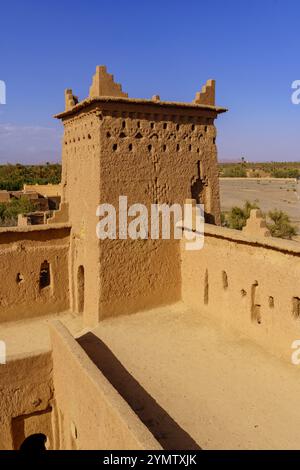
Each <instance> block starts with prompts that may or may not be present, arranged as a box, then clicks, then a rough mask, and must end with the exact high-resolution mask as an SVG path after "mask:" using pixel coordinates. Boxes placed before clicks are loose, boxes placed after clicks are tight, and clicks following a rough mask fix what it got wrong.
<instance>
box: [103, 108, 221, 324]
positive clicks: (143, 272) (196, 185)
mask: <svg viewBox="0 0 300 470" xmlns="http://www.w3.org/2000/svg"><path fill="white" fill-rule="evenodd" d="M214 117H215V113H213V112H212V111H202V115H201V116H199V111H198V110H197V111H195V110H193V109H192V110H190V109H188V110H186V109H181V108H180V107H176V106H174V107H173V108H171V107H167V106H161V107H160V108H157V106H153V105H152V106H151V104H148V105H143V106H142V107H141V106H140V105H138V104H137V103H134V101H133V102H131V103H129V104H127V103H118V104H116V103H105V105H102V119H101V122H100V138H101V155H100V161H101V164H100V192H101V202H109V203H110V204H112V205H113V206H114V207H117V208H118V204H119V199H118V198H119V196H120V195H124V196H127V198H128V206H130V205H132V204H134V203H137V202H138V203H142V204H144V205H145V206H146V207H147V208H148V210H149V213H150V205H151V203H160V204H163V203H166V204H169V205H172V204H174V203H176V204H183V203H184V201H185V199H186V198H190V197H191V194H192V191H196V192H197V194H198V197H199V200H201V201H202V202H204V203H205V204H206V206H205V207H206V208H207V210H208V212H210V214H211V217H213V216H215V220H216V221H217V222H219V191H218V179H217V165H216V161H217V157H216V146H215V136H216V131H215V127H214V125H213V121H214V120H213V118H214ZM129 220H130V218H129ZM149 226H150V220H149ZM100 277H101V290H100V296H101V300H100V301H101V310H102V312H103V313H102V315H103V317H106V316H111V315H118V314H125V313H131V312H135V311H138V310H142V309H146V308H151V307H155V306H157V305H163V304H168V303H172V302H175V301H177V300H179V299H180V295H181V294H180V288H181V287H180V285H181V279H180V252H179V244H178V241H176V240H175V241H174V240H158V241H155V240H140V241H135V240H114V241H111V240H105V241H103V242H101V244H100Z"/></svg>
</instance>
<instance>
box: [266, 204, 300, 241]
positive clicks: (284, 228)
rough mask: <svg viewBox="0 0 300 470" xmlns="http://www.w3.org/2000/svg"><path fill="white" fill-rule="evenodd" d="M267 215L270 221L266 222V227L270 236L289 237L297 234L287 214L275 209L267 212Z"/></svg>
mask: <svg viewBox="0 0 300 470" xmlns="http://www.w3.org/2000/svg"><path fill="white" fill-rule="evenodd" d="M268 217H269V219H270V220H271V221H272V223H267V227H268V229H269V230H270V232H271V235H272V237H279V238H288V239H291V238H292V237H294V236H295V235H297V228H296V227H295V226H294V225H292V224H291V222H290V218H289V216H288V215H287V214H286V213H285V212H283V211H279V210H277V209H275V210H273V211H270V212H268Z"/></svg>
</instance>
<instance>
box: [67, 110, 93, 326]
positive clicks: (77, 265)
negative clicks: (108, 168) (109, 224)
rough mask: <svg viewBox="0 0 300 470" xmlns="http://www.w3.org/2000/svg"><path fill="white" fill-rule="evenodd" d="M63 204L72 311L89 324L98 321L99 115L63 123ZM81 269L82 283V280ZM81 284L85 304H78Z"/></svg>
mask: <svg viewBox="0 0 300 470" xmlns="http://www.w3.org/2000/svg"><path fill="white" fill-rule="evenodd" d="M63 124H64V137H63V148H62V203H63V204H67V207H68V220H69V221H71V223H72V232H71V245H70V280H71V308H72V310H73V311H75V312H79V313H82V310H84V321H85V323H86V324H87V325H93V324H96V323H97V322H98V320H99V313H98V312H99V291H100V269H99V240H98V239H97V237H96V225H97V221H98V218H97V217H96V209H97V205H98V204H99V201H100V183H99V175H100V158H99V155H100V135H99V127H98V117H97V113H95V112H94V111H93V112H81V113H79V114H78V115H77V116H72V117H70V118H67V119H65V120H64V121H63ZM80 270H82V271H83V278H84V279H83V281H79V279H78V278H79V273H80ZM80 282H82V284H83V290H84V294H83V295H84V305H83V306H80V305H79V303H80V301H79V296H80V294H79V289H80Z"/></svg>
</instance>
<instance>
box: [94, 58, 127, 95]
mask: <svg viewBox="0 0 300 470" xmlns="http://www.w3.org/2000/svg"><path fill="white" fill-rule="evenodd" d="M97 96H116V97H121V98H128V94H127V93H124V92H123V91H122V86H121V85H120V84H119V83H115V81H114V76H113V75H111V74H110V73H107V70H106V67H105V66H104V65H98V66H97V67H96V73H95V75H94V76H93V82H92V85H91V86H90V93H89V98H95V97H97Z"/></svg>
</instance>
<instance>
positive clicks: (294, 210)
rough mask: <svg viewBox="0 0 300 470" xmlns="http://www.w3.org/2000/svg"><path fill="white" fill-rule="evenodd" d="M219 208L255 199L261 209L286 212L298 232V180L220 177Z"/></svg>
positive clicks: (239, 204) (299, 202) (224, 208)
mask: <svg viewBox="0 0 300 470" xmlns="http://www.w3.org/2000/svg"><path fill="white" fill-rule="evenodd" d="M220 196H221V210H222V211H228V210H230V209H231V208H232V207H233V206H240V207H241V206H242V205H243V204H244V202H245V201H247V200H248V201H251V202H254V201H257V203H258V205H259V207H260V208H261V209H262V211H264V212H267V211H269V210H273V209H275V208H277V209H280V210H283V211H284V212H286V213H287V214H288V215H289V216H290V218H291V221H292V222H293V223H294V224H295V225H297V227H298V230H299V232H300V181H299V182H296V181H295V180H293V179H277V178H258V179H252V178H251V179H248V178H220Z"/></svg>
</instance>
